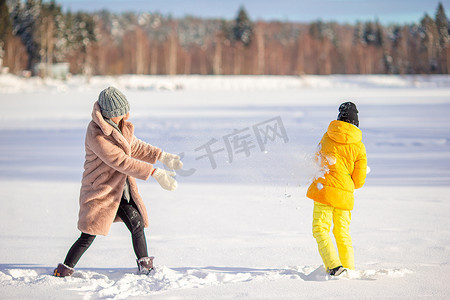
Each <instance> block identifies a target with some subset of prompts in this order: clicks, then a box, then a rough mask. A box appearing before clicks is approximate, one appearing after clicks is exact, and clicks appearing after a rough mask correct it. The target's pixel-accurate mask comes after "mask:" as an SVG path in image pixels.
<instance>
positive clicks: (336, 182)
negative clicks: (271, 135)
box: [306, 102, 367, 276]
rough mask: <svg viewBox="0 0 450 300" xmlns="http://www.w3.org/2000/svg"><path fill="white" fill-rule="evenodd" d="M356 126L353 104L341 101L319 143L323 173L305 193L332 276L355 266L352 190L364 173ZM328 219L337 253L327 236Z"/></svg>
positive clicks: (314, 231)
mask: <svg viewBox="0 0 450 300" xmlns="http://www.w3.org/2000/svg"><path fill="white" fill-rule="evenodd" d="M358 126H359V121H358V110H357V109H356V105H355V104H354V103H352V102H345V103H342V104H341V105H340V107H339V115H338V118H337V120H335V121H332V122H331V123H330V125H329V126H328V130H327V132H326V133H325V134H324V136H323V138H322V140H321V142H320V144H319V150H318V153H317V158H318V160H319V162H320V163H321V166H322V168H323V169H324V170H326V174H325V175H324V177H320V178H316V179H315V180H314V182H313V183H312V184H311V185H310V187H309V188H308V192H307V194H306V196H307V197H308V198H311V199H313V200H314V213H313V235H314V237H315V239H316V241H317V244H318V246H319V253H320V256H321V257H322V260H323V263H324V265H325V268H326V270H327V272H328V274H330V275H332V276H337V275H339V274H341V273H342V272H343V271H345V269H344V268H347V269H354V268H355V263H354V254H353V247H352V239H351V236H350V230H349V226H350V220H351V210H352V209H353V204H354V195H353V193H354V189H355V188H356V189H358V188H360V187H362V186H363V185H364V182H365V179H366V173H367V172H366V170H367V157H366V148H365V146H364V144H363V143H362V142H361V138H362V133H361V130H360V129H359V128H358ZM331 223H333V225H334V227H333V235H334V237H335V239H336V244H337V248H338V252H339V255H338V253H337V252H336V249H335V247H334V245H333V243H332V241H331V238H330V234H329V232H330V228H331Z"/></svg>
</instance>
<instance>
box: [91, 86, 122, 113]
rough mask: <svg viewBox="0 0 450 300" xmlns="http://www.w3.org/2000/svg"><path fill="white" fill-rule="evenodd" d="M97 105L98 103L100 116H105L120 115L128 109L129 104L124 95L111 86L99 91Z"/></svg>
mask: <svg viewBox="0 0 450 300" xmlns="http://www.w3.org/2000/svg"><path fill="white" fill-rule="evenodd" d="M98 105H100V110H101V111H102V116H104V117H106V118H115V117H120V116H123V115H126V114H127V113H128V112H129V111H130V104H128V101H127V98H126V97H125V95H124V94H122V93H121V92H120V91H119V90H118V89H116V88H115V87H112V86H110V87H108V88H106V89H104V90H103V91H101V92H100V95H98Z"/></svg>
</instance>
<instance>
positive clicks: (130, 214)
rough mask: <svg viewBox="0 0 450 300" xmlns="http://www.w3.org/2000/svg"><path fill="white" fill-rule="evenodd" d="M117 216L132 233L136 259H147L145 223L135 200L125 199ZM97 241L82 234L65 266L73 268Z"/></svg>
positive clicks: (73, 246) (65, 261)
mask: <svg viewBox="0 0 450 300" xmlns="http://www.w3.org/2000/svg"><path fill="white" fill-rule="evenodd" d="M117 215H118V216H119V217H120V218H121V219H122V220H123V222H124V223H125V225H126V226H127V228H128V230H130V232H131V237H132V240H133V249H134V253H135V254H136V257H137V258H138V259H139V258H141V257H147V256H148V252H147V241H146V240H145V233H144V221H143V220H142V216H141V214H140V213H139V210H138V209H137V206H136V204H135V203H134V202H133V200H130V202H127V201H126V200H125V199H122V200H121V201H120V205H119V209H118V210H117ZM94 239H95V235H90V234H87V233H84V232H82V233H81V236H80V237H79V238H78V240H77V241H76V242H75V243H74V244H73V245H72V247H71V248H70V250H69V252H68V253H67V256H66V259H65V260H64V264H65V265H67V266H69V267H71V268H73V267H75V265H76V264H77V262H78V261H79V260H80V258H81V256H82V255H83V254H84V252H86V250H87V249H88V248H89V246H90V245H91V244H92V242H93V241H94Z"/></svg>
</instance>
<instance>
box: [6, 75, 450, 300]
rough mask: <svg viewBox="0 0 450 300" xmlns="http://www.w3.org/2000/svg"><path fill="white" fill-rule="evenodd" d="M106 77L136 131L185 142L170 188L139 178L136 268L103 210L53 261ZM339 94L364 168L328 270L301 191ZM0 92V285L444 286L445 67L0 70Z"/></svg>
mask: <svg viewBox="0 0 450 300" xmlns="http://www.w3.org/2000/svg"><path fill="white" fill-rule="evenodd" d="M109 85H113V86H116V87H118V88H119V89H121V90H122V91H123V92H124V93H125V95H127V97H128V100H129V102H130V104H131V118H130V121H132V122H133V123H134V124H135V125H136V135H137V136H138V137H140V138H141V139H143V140H145V141H147V142H149V143H151V144H153V145H156V146H159V147H160V148H162V149H164V150H166V151H168V152H172V153H181V154H182V155H183V156H184V159H183V161H184V169H183V170H182V171H180V172H179V173H178V176H177V180H178V183H179V184H178V186H179V187H178V189H177V190H176V191H175V192H167V191H164V190H162V189H161V188H160V187H159V185H158V184H157V183H156V181H154V180H152V179H150V180H149V181H147V182H143V181H140V182H138V184H139V189H140V193H141V195H142V196H143V198H144V201H145V203H146V205H147V208H148V210H149V218H150V228H148V229H146V234H147V242H148V245H149V254H150V255H154V256H155V257H156V259H155V263H156V270H155V272H154V273H153V274H152V275H151V276H142V275H137V274H136V263H135V259H134V253H133V250H132V246H131V238H130V235H129V232H128V231H127V229H126V228H125V226H124V225H123V224H122V223H116V224H113V226H112V230H111V232H110V234H109V235H108V236H107V237H98V238H97V239H96V241H95V242H94V244H93V245H92V246H91V248H90V249H89V250H88V251H87V252H86V254H85V255H84V256H83V257H82V259H81V260H80V262H79V264H78V265H77V267H76V272H75V273H74V275H73V276H72V277H70V278H55V277H53V276H51V273H52V270H53V269H54V267H55V266H56V265H57V263H59V262H62V261H63V260H64V257H65V255H66V253H67V250H68V249H69V247H70V246H71V245H72V243H73V242H74V241H75V239H76V238H77V237H78V236H79V232H78V231H77V229H76V222H77V215H78V193H79V188H80V180H81V174H82V171H83V163H84V135H85V129H86V126H87V124H88V122H89V121H90V114H91V111H92V106H93V103H94V101H95V100H96V98H97V96H98V94H99V92H100V91H101V90H102V89H103V88H105V87H107V86H109ZM344 101H353V102H355V103H356V104H357V106H358V109H359V112H360V113H359V118H360V124H361V126H360V128H361V129H362V131H363V142H364V143H365V145H366V148H367V155H368V164H369V166H370V168H371V172H370V173H369V174H368V178H367V181H366V185H365V186H364V187H363V188H362V189H361V190H358V191H357V192H356V201H355V209H354V210H353V214H352V216H353V220H352V225H351V232H352V238H353V244H354V249H355V262H356V270H355V271H352V272H349V273H347V274H346V275H345V276H344V277H342V278H339V279H330V278H329V277H328V276H327V275H326V273H325V270H324V269H323V267H322V266H321V264H322V261H321V259H320V256H319V253H318V251H317V245H316V242H315V240H314V238H313V237H312V233H311V223H312V208H313V203H312V200H309V199H307V198H306V196H305V193H306V189H307V187H308V183H309V182H310V180H311V178H312V176H314V174H316V173H317V168H316V166H314V165H313V164H312V162H311V158H312V156H313V154H314V151H315V148H316V145H317V143H318V142H319V141H320V139H321V137H322V135H323V133H324V132H325V130H326V128H327V126H328V124H329V122H330V121H331V120H333V119H335V118H336V116H337V113H338V110H337V108H338V106H339V104H340V103H342V102H344ZM0 105H1V108H2V109H1V110H0V126H1V128H2V130H1V131H0V138H1V144H0V194H1V195H3V196H2V200H1V202H0V245H1V247H0V299H59V298H62V297H64V298H65V299H104V298H109V299H124V298H131V299H143V298H148V297H149V296H150V299H314V298H342V299H361V298H402V299H411V298H424V299H447V298H448V297H450V284H449V282H450V218H449V217H450V215H449V214H450V76H424V77H422V76H405V77H400V76H305V77H270V76H262V77H257V76H256V77H251V76H248V77H246V76H241V77H227V76H222V77H220V76H219V77H207V76H204V77H202V76H189V77H184V76H175V77H151V76H121V77H93V78H92V79H91V81H90V82H89V83H88V82H86V80H85V79H84V78H82V77H74V78H71V79H70V80H68V81H66V82H61V81H54V80H47V81H42V80H41V79H38V78H32V79H22V78H18V77H14V76H12V75H0ZM208 151H209V152H208Z"/></svg>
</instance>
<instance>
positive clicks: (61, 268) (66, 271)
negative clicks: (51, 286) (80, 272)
mask: <svg viewBox="0 0 450 300" xmlns="http://www.w3.org/2000/svg"><path fill="white" fill-rule="evenodd" d="M73 272H75V270H74V269H73V268H71V267H69V266H66V265H65V264H58V266H57V267H56V269H55V270H54V271H53V276H56V277H66V276H70V275H72V274H73Z"/></svg>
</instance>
